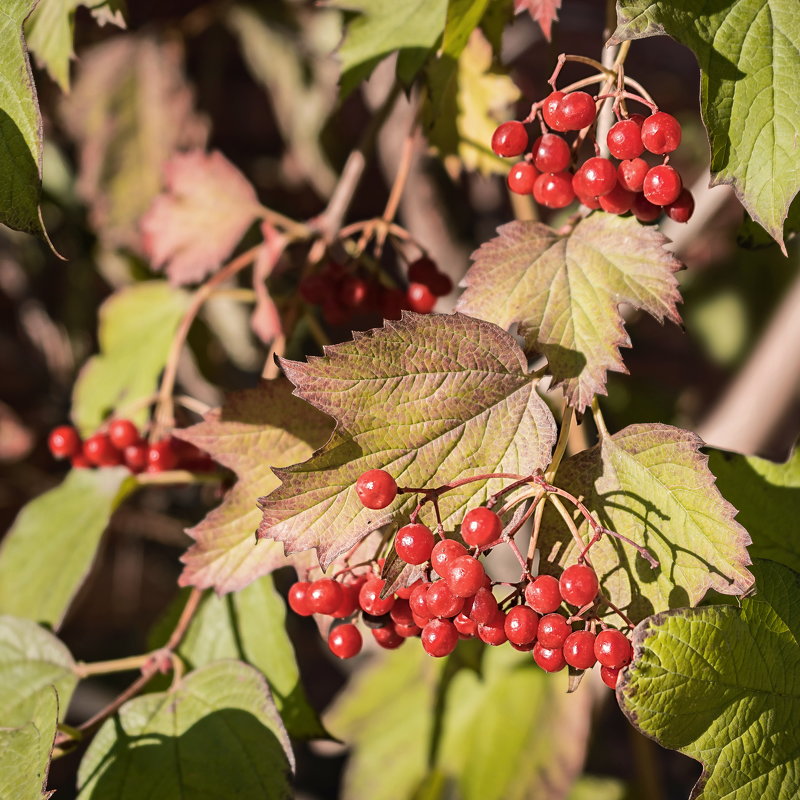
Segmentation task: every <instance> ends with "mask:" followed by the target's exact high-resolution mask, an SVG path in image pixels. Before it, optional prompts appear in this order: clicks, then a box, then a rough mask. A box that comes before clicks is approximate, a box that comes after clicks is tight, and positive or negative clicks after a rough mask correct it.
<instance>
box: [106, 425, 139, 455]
mask: <svg viewBox="0 0 800 800" xmlns="http://www.w3.org/2000/svg"><path fill="white" fill-rule="evenodd" d="M108 438H109V439H111V444H113V445H114V447H116V448H117V450H124V449H125V448H126V447H130V446H131V445H132V444H136V443H137V442H138V441H139V431H137V430H136V426H135V425H134V424H133V423H132V422H131V421H130V420H129V419H115V420H114V421H113V422H112V423H111V424H110V425H109V426H108Z"/></svg>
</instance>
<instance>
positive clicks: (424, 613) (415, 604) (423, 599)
mask: <svg viewBox="0 0 800 800" xmlns="http://www.w3.org/2000/svg"><path fill="white" fill-rule="evenodd" d="M431 586H432V584H430V583H419V584H417V585H416V586H415V587H414V590H413V591H412V592H411V597H409V598H408V604H409V606H410V607H411V611H412V613H413V614H415V615H416V616H418V617H423V618H426V619H430V618H431V616H432V615H431V611H430V609H429V608H428V589H430V588H431Z"/></svg>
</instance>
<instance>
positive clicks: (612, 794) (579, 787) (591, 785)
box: [567, 775, 628, 800]
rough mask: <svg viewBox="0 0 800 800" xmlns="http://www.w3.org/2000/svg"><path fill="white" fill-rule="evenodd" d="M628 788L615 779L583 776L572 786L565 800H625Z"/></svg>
mask: <svg viewBox="0 0 800 800" xmlns="http://www.w3.org/2000/svg"><path fill="white" fill-rule="evenodd" d="M626 797H628V787H627V786H626V785H625V784H624V783H623V782H622V781H620V780H617V779H616V778H598V777H595V776H594V775H584V776H582V777H580V778H578V780H577V781H575V783H574V784H573V785H572V789H571V790H570V793H569V796H568V797H567V800H625V798H626Z"/></svg>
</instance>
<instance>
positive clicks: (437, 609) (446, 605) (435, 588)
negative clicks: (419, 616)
mask: <svg viewBox="0 0 800 800" xmlns="http://www.w3.org/2000/svg"><path fill="white" fill-rule="evenodd" d="M425 602H426V604H427V606H428V613H429V614H430V615H431V616H432V617H454V616H455V615H456V614H459V613H461V611H462V610H463V608H464V598H463V597H458V596H457V595H455V594H453V591H452V589H451V588H450V587H449V586H448V585H447V581H436V582H435V583H432V584H431V585H430V588H429V589H428V594H427V595H425Z"/></svg>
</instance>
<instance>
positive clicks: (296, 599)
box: [288, 581, 314, 617]
mask: <svg viewBox="0 0 800 800" xmlns="http://www.w3.org/2000/svg"><path fill="white" fill-rule="evenodd" d="M310 587H311V584H310V583H309V582H308V581H297V582H296V583H293V584H292V585H291V586H290V587H289V595H288V600H289V608H291V609H292V611H294V613H295V614H299V615H300V616H301V617H310V616H311V615H312V614H313V613H314V612H313V611H312V610H311V606H310V605H309V602H308V590H309V588H310Z"/></svg>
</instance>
